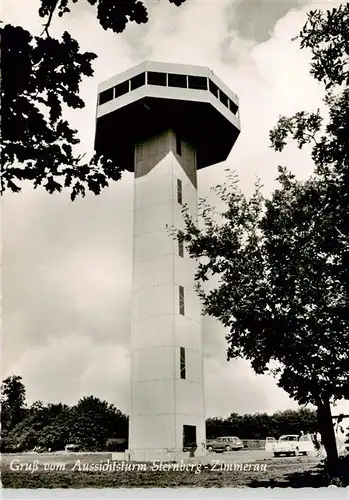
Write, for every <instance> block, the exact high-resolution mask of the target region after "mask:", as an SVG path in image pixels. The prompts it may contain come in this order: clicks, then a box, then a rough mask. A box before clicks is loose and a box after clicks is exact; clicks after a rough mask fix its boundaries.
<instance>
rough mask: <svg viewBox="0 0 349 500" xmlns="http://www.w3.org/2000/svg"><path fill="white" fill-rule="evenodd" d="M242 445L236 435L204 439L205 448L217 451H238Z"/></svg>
mask: <svg viewBox="0 0 349 500" xmlns="http://www.w3.org/2000/svg"><path fill="white" fill-rule="evenodd" d="M243 447H244V445H243V443H242V441H241V440H240V439H239V438H238V437H236V436H221V437H218V438H216V439H208V440H207V441H206V450H207V451H215V452H217V453H219V452H221V453H223V452H224V451H230V450H234V451H238V450H241V449H242V448H243Z"/></svg>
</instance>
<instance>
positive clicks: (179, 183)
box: [177, 179, 183, 205]
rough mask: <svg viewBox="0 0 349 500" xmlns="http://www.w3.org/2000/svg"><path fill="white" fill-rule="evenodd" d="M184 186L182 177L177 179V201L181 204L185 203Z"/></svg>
mask: <svg viewBox="0 0 349 500" xmlns="http://www.w3.org/2000/svg"><path fill="white" fill-rule="evenodd" d="M182 195H183V188H182V181H181V180H180V179H177V201H178V203H179V204H180V205H182V203H183V196H182Z"/></svg>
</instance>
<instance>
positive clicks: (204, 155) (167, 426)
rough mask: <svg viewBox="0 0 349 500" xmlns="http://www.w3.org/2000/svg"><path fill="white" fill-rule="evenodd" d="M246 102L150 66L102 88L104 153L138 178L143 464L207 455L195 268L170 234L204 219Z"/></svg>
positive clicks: (202, 79)
mask: <svg viewBox="0 0 349 500" xmlns="http://www.w3.org/2000/svg"><path fill="white" fill-rule="evenodd" d="M238 106H239V105H238V100H237V96H236V95H235V94H234V93H233V92H231V90H230V89H229V88H228V87H227V86H226V85H224V84H223V82H221V81H220V80H219V79H218V78H217V77H216V76H215V75H214V74H213V72H212V71H210V70H209V69H208V68H205V67H198V66H186V65H179V64H164V63H156V62H145V63H142V64H139V65H137V66H135V67H133V68H131V69H129V70H128V71H126V72H124V73H121V74H119V75H117V76H115V77H114V78H111V79H110V80H108V81H106V82H104V83H102V84H101V85H100V87H99V96H98V107H97V127H96V140H95V148H96V151H98V152H100V153H103V154H105V155H107V156H109V157H110V158H113V159H115V161H116V162H117V164H119V165H120V166H121V167H124V168H125V169H127V170H129V171H131V172H134V179H135V181H134V182H135V191H134V193H135V194H134V239H133V308H132V334H131V353H132V361H131V378H132V384H131V387H132V391H131V392H132V395H131V411H130V429H129V449H130V457H131V459H134V460H154V459H156V458H159V459H165V460H166V459H169V460H173V459H177V458H179V457H180V456H181V454H182V455H183V449H184V448H186V447H187V446H188V445H190V444H192V443H196V444H197V446H198V449H197V454H203V453H204V447H203V442H204V440H205V411H204V383H203V346H202V332H201V316H200V303H199V300H198V297H197V296H196V293H195V291H194V272H195V263H194V262H193V261H192V260H191V259H189V258H188V255H187V254H186V251H185V249H184V248H183V245H182V244H181V243H179V242H178V241H174V240H173V239H172V238H171V237H170V235H169V233H168V231H167V229H166V225H168V226H174V227H176V228H182V227H183V219H182V213H181V210H182V206H183V205H184V204H186V205H187V206H188V208H189V211H190V212H191V214H192V215H193V216H194V217H196V216H197V170H198V169H200V168H204V167H207V166H209V165H212V164H215V163H218V162H221V161H224V160H225V159H226V158H227V156H228V154H229V152H230V150H231V148H232V147H233V145H234V143H235V141H236V139H237V137H238V135H239V132H240V122H239V115H238V109H239V107H238Z"/></svg>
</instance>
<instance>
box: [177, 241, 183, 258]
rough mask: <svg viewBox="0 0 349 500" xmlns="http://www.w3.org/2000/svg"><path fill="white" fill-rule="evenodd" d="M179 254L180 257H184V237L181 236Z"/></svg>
mask: <svg viewBox="0 0 349 500" xmlns="http://www.w3.org/2000/svg"><path fill="white" fill-rule="evenodd" d="M178 255H179V256H180V257H184V243H183V240H182V238H179V240H178Z"/></svg>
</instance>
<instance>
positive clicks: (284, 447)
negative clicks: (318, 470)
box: [273, 434, 315, 457]
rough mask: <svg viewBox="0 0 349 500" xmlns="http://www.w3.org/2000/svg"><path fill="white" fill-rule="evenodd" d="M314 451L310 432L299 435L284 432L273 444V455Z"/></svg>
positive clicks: (301, 453) (302, 453) (295, 454)
mask: <svg viewBox="0 0 349 500" xmlns="http://www.w3.org/2000/svg"><path fill="white" fill-rule="evenodd" d="M314 451H315V447H314V443H313V440H312V437H311V435H310V434H305V435H303V436H299V435H298V434H286V435H284V436H281V437H280V438H279V440H278V441H277V442H276V443H274V444H273V453H274V457H280V456H281V455H286V456H291V455H293V456H297V455H308V453H312V452H314Z"/></svg>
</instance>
